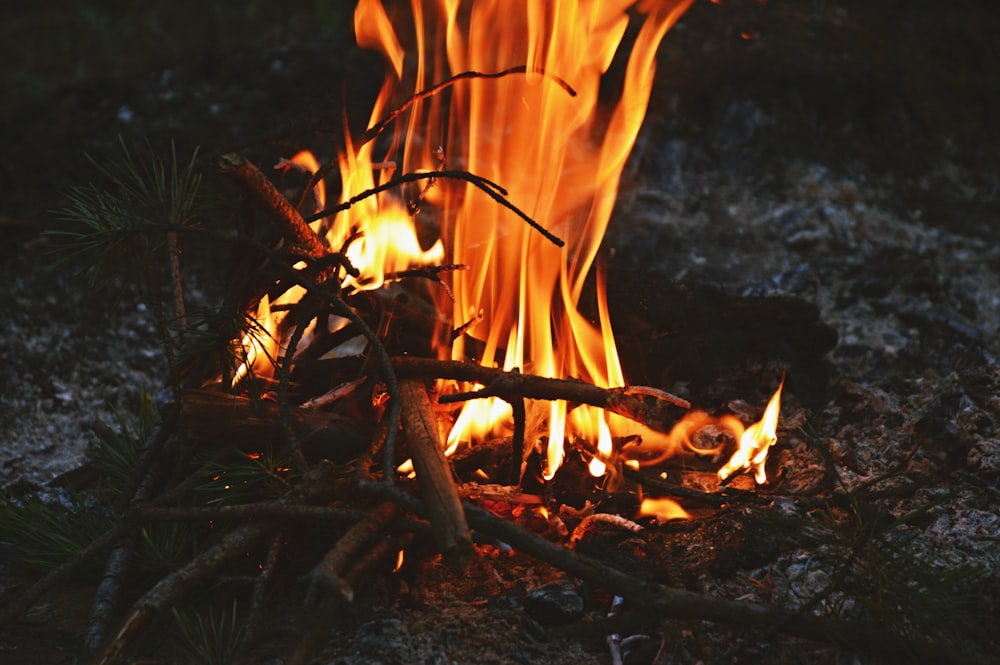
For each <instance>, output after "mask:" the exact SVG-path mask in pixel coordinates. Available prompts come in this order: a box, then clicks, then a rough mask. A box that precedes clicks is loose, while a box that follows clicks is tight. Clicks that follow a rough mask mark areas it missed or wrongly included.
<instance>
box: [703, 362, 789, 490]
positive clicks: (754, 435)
mask: <svg viewBox="0 0 1000 665" xmlns="http://www.w3.org/2000/svg"><path fill="white" fill-rule="evenodd" d="M784 385H785V380H784V378H782V380H781V383H780V384H779V385H778V389H777V390H776V391H775V392H774V395H772V396H771V399H770V401H768V403H767V408H766V409H764V415H763V416H762V417H761V419H760V420H759V421H757V422H755V423H754V424H753V425H751V426H750V427H748V428H747V430H746V431H745V432H743V434H742V435H741V436H740V438H739V447H738V448H737V450H736V452H735V453H733V456H732V457H731V458H730V459H729V461H728V462H726V464H725V465H724V466H723V467H722V468H721V469H719V480H726V479H728V478H729V477H730V476H732V475H733V474H734V473H737V472H739V471H746V470H750V469H752V470H753V473H754V480H756V481H757V483H758V484H763V483H765V482H767V473H766V471H765V470H764V465H765V463H766V462H767V453H768V451H769V450H770V449H771V446H773V445H774V444H775V442H777V440H778V434H777V428H778V415H779V413H780V412H781V388H782V386H784Z"/></svg>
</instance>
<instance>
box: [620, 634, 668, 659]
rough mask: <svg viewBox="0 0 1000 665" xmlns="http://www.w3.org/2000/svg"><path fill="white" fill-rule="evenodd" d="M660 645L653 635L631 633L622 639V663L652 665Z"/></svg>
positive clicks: (659, 641)
mask: <svg viewBox="0 0 1000 665" xmlns="http://www.w3.org/2000/svg"><path fill="white" fill-rule="evenodd" d="M660 645H661V640H660V639H659V638H656V637H653V636H651V635H629V636H628V637H626V638H625V639H624V640H622V665H652V663H653V661H654V660H656V654H657V653H659V652H660Z"/></svg>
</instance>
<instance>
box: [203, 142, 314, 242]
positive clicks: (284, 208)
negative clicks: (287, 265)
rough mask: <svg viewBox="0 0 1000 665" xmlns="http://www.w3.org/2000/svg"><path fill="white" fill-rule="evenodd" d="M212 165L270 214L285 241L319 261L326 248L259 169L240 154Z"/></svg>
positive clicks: (220, 157)
mask: <svg viewBox="0 0 1000 665" xmlns="http://www.w3.org/2000/svg"><path fill="white" fill-rule="evenodd" d="M215 166H216V168H218V169H219V170H220V171H221V172H222V173H224V174H226V175H227V176H229V177H230V178H232V179H233V180H235V181H236V182H238V183H240V185H242V186H243V188H244V189H245V190H247V191H248V192H249V193H250V194H252V195H253V196H254V198H256V199H257V202H258V203H260V204H261V206H263V208H264V209H265V210H266V211H267V212H268V213H269V214H270V216H271V221H273V222H274V223H275V224H276V225H277V226H278V228H280V229H281V230H282V232H283V234H284V236H285V238H286V239H288V241H289V242H291V243H293V244H297V245H301V246H303V247H304V248H305V249H306V252H307V253H308V254H309V256H311V257H312V258H316V259H318V258H320V257H321V256H323V255H324V254H326V248H325V247H324V246H323V243H322V241H320V239H319V236H317V235H316V232H315V231H313V230H312V229H311V228H309V225H308V224H307V223H306V222H305V220H303V219H302V215H300V214H299V211H298V210H296V209H295V208H294V207H293V206H292V204H291V203H289V202H288V199H286V198H285V197H284V196H283V195H282V194H281V192H279V191H278V190H277V189H275V187H274V185H272V184H271V181H270V180H268V179H267V176H265V175H264V174H263V173H261V171H260V169H258V168H257V167H256V166H255V165H254V164H253V163H252V162H250V161H248V160H247V159H245V158H244V157H243V156H242V155H237V154H235V153H226V154H223V155H217V156H216V158H215Z"/></svg>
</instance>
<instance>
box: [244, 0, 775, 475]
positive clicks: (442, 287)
mask: <svg viewBox="0 0 1000 665" xmlns="http://www.w3.org/2000/svg"><path fill="white" fill-rule="evenodd" d="M630 4H631V3H595V4H593V5H587V4H586V3H584V4H583V5H581V4H580V3H567V5H566V6H564V7H563V6H560V7H555V6H542V5H539V6H532V7H527V8H524V10H523V12H522V13H519V12H515V11H511V9H510V8H509V7H503V6H500V5H495V4H489V3H474V4H473V5H472V6H471V7H460V6H459V4H458V3H442V4H441V5H440V6H434V5H428V6H427V7H426V8H424V7H420V6H417V7H415V9H414V11H415V14H414V15H413V16H406V26H407V28H406V31H405V32H404V31H403V30H402V29H401V27H400V26H398V25H396V24H394V23H393V21H392V20H391V19H390V17H389V15H388V13H387V10H386V8H385V7H384V6H383V5H382V4H381V3H379V2H361V3H359V5H358V8H357V12H356V15H355V28H356V33H357V39H358V44H359V45H361V46H363V47H366V48H371V49H375V50H378V51H380V52H381V53H382V54H383V55H384V56H385V58H386V62H387V65H386V70H387V75H386V80H385V83H384V84H383V87H382V90H381V93H380V95H379V98H378V101H377V102H376V104H375V108H374V109H373V110H372V114H371V120H370V123H369V130H368V131H367V132H366V133H365V134H364V135H363V136H362V137H361V139H360V140H357V141H354V142H351V141H348V142H347V145H346V147H345V151H344V152H343V153H342V154H341V155H339V156H338V158H337V160H336V163H337V167H338V168H339V172H340V183H341V194H340V197H339V201H338V202H337V204H336V205H329V204H328V202H327V200H326V187H325V183H324V180H323V178H322V174H323V173H326V172H327V171H329V170H330V168H331V167H332V163H331V164H326V165H322V166H321V165H320V163H319V162H318V160H317V159H316V157H314V156H313V155H312V154H311V153H309V152H301V153H299V154H297V155H295V156H294V157H292V158H291V160H290V163H291V164H294V165H295V166H296V167H298V168H300V169H303V170H305V171H307V172H309V173H310V174H313V175H314V178H313V180H312V181H311V182H310V185H311V189H310V190H309V192H308V193H309V194H311V195H312V197H311V201H312V203H313V204H314V210H313V211H312V212H311V214H309V215H308V217H307V218H308V219H309V220H311V221H309V224H308V227H309V228H308V229H306V228H304V226H303V222H300V221H299V220H298V218H297V217H295V216H289V217H285V218H283V219H282V223H283V224H285V225H286V226H294V227H295V228H294V229H292V231H293V234H292V235H291V239H293V240H294V241H295V242H303V241H304V242H305V244H306V245H307V247H308V250H309V252H310V253H311V254H312V255H313V256H312V258H313V259H314V260H323V259H324V257H326V256H337V257H339V259H338V260H340V261H341V262H342V265H339V266H336V267H335V268H334V269H333V271H332V272H331V273H330V274H328V275H325V277H326V278H327V279H331V280H334V281H336V282H337V285H338V289H339V291H340V292H341V293H343V294H344V295H345V296H346V298H347V299H348V300H350V299H351V298H356V297H357V295H358V294H360V293H361V292H364V291H372V292H376V293H377V296H376V297H379V298H387V297H393V296H392V295H390V294H391V293H392V291H391V287H395V286H397V285H398V284H402V289H404V290H405V291H406V296H407V297H408V298H413V299H417V298H419V299H421V303H420V304H421V306H422V309H423V310H424V311H429V312H431V314H429V315H428V318H430V319H431V321H432V326H431V327H432V330H431V336H430V339H428V340H427V347H428V348H429V349H430V351H431V352H432V353H433V354H434V355H435V356H436V357H437V358H438V359H441V360H454V361H458V362H469V361H474V362H476V363H478V364H479V365H481V366H482V367H484V368H500V369H502V370H503V371H504V372H506V373H510V372H519V373H521V374H523V375H532V376H535V377H541V378H549V379H574V380H579V381H583V382H586V383H590V384H592V385H593V386H596V387H599V388H604V389H614V390H615V391H616V394H620V395H622V396H628V397H631V398H633V401H634V402H636V403H638V402H639V400H640V399H642V398H647V397H651V398H652V399H654V400H659V401H660V402H662V403H669V404H673V405H675V406H678V407H681V408H686V407H687V406H688V404H687V402H686V401H685V400H682V399H680V398H677V397H674V396H672V395H670V394H668V393H665V392H663V391H659V390H654V389H652V388H645V387H631V386H627V385H626V382H625V377H624V375H623V373H622V368H621V363H620V361H619V357H618V351H617V348H616V344H615V337H614V332H613V330H612V322H611V320H610V316H609V313H608V306H607V297H606V292H605V288H604V282H605V280H604V274H603V270H602V269H601V264H600V261H599V254H600V250H601V245H602V240H603V238H604V234H605V230H606V229H607V226H608V223H609V221H610V218H611V212H612V208H613V206H614V202H615V197H616V193H617V189H618V183H619V179H620V176H621V173H622V169H623V167H624V165H625V162H626V159H627V157H628V154H629V151H630V149H631V146H632V144H633V143H634V141H635V139H636V136H637V134H638V131H639V128H640V125H641V123H642V119H643V117H644V115H645V110H646V107H647V104H648V100H649V94H650V90H651V88H652V85H653V78H654V74H655V62H654V55H655V52H656V48H657V46H658V44H659V42H660V40H661V39H662V38H663V36H664V34H665V33H666V32H667V31H668V30H669V28H670V27H671V26H672V25H673V24H674V23H675V22H676V21H677V19H678V18H679V17H680V16H681V14H682V13H683V11H684V10H685V9H686V7H687V6H688V5H689V4H690V2H662V3H651V4H650V6H649V7H645V8H638V9H636V11H634V12H633V15H631V16H630V14H629V13H627V12H626V9H628V8H629V6H630ZM396 9H399V8H398V7H397V8H396ZM397 23H398V21H397ZM630 23H631V24H638V27H637V28H636V27H633V29H632V30H631V32H629V26H630ZM411 24H412V26H413V32H412V33H411V32H410V25H411ZM401 32H402V33H403V34H399V33H401ZM626 36H628V41H629V42H630V43H629V44H628V45H625V44H623V40H624V39H625V38H626ZM404 40H405V41H406V42H412V45H413V48H412V49H411V50H410V51H407V50H406V49H404V48H403V46H401V43H402V41H404ZM622 51H624V52H625V55H624V56H623V55H622ZM616 57H617V58H618V59H619V60H621V61H622V62H618V63H615V64H616V66H617V68H618V69H619V70H623V71H622V72H621V79H622V81H621V84H620V89H619V90H615V91H614V99H612V100H611V101H609V102H606V101H604V100H603V99H601V95H600V88H601V84H602V80H604V78H603V77H604V76H605V74H606V73H607V71H608V69H609V68H610V67H612V64H613V61H614V59H615V58H616ZM408 84H409V85H408ZM390 131H391V132H392V139H391V141H381V142H380V141H377V140H376V139H378V138H382V135H383V134H388V133H389V132H390ZM526 165H531V167H530V168H526ZM317 173H318V174H320V175H319V176H316V175H315V174H317ZM328 205H329V207H328ZM313 235H314V236H315V237H312V236H313ZM595 263H596V264H597V265H596V268H597V271H596V276H597V277H596V281H595V283H594V284H593V285H592V284H590V283H588V281H587V277H588V275H589V274H591V271H592V268H594V267H595ZM306 268H307V264H306V263H305V262H303V263H300V264H297V265H296V266H295V269H296V270H298V271H300V272H302V273H303V274H305V272H306ZM420 277H424V278H430V281H431V286H430V288H429V289H424V290H422V291H418V288H417V287H418V286H420V285H415V284H414V283H413V282H415V281H416V280H415V279H412V278H420ZM407 278H411V279H407ZM289 281H290V280H281V285H280V286H278V287H276V288H273V287H272V288H271V289H269V291H275V293H274V294H273V296H272V295H271V294H270V293H265V294H264V295H263V296H262V297H261V298H260V300H259V302H258V304H257V305H256V307H255V310H254V311H253V312H252V316H253V319H254V321H255V322H256V326H255V330H254V331H252V332H250V333H248V334H247V335H246V336H245V337H244V338H243V340H242V341H241V343H240V344H241V350H242V353H243V355H244V356H245V362H243V363H242V364H241V365H240V366H239V368H238V369H237V371H236V373H235V375H234V376H233V377H232V380H231V385H232V386H233V387H235V388H237V389H239V388H240V384H241V383H242V382H243V381H244V380H246V379H247V378H248V377H251V376H252V377H256V378H262V377H267V378H269V377H274V376H275V375H276V373H277V371H278V370H277V368H278V367H279V366H281V365H290V366H291V367H292V368H293V369H292V371H293V372H294V368H295V365H296V362H297V359H301V358H307V357H309V356H310V350H311V349H312V347H314V346H318V345H320V344H323V343H324V341H325V340H329V339H330V338H331V337H332V336H333V335H334V334H335V333H338V332H340V331H344V330H345V329H351V330H353V332H354V337H351V338H350V339H349V340H348V342H347V345H348V346H350V345H351V344H356V342H355V340H356V339H357V336H358V335H360V331H359V330H358V329H357V326H356V325H355V323H354V322H352V321H350V320H349V319H348V318H345V317H343V316H337V315H334V316H323V315H315V316H313V317H311V318H308V319H307V320H303V318H302V317H301V316H293V317H289V316H288V312H289V311H295V308H296V306H297V304H298V303H300V302H301V300H302V298H303V297H304V296H305V295H306V289H304V288H303V287H302V286H301V285H299V284H297V283H294V282H293V283H291V284H289V283H288V282H289ZM590 286H593V288H594V290H595V291H596V294H595V299H596V303H597V307H596V309H597V318H596V320H591V319H589V318H588V316H586V315H585V314H584V313H583V312H582V311H581V299H582V298H583V297H584V291H585V289H586V288H588V287H590ZM282 288H283V290H282ZM396 292H397V293H398V292H399V289H396ZM424 323H425V326H424V327H425V328H426V327H427V325H426V322H424ZM379 325H380V324H379V323H378V322H371V321H369V326H370V327H371V328H377V327H378V326H379ZM387 325H388V327H389V328H391V327H396V328H401V329H407V328H411V327H415V326H416V325H417V324H416V322H414V321H412V320H407V318H406V315H405V314H398V316H397V317H396V319H395V320H392V321H390V322H389V323H388V324H387ZM394 334H396V333H395V332H394V331H392V330H386V331H383V332H382V336H381V339H379V343H383V344H384V343H385V338H386V337H388V336H392V335H394ZM293 336H294V337H295V343H294V344H293V345H292V346H291V347H290V345H289V342H290V340H291V339H292V337H293ZM344 336H348V334H347V333H342V334H341V337H344ZM352 348H353V347H352ZM312 350H313V353H312V356H313V357H315V356H316V351H315V349H312ZM322 351H323V352H324V353H327V354H331V353H333V354H336V353H338V350H337V349H336V348H327V349H322ZM426 367H428V368H429V367H430V366H429V365H428V366H426ZM446 367H448V366H447V365H441V368H442V369H441V370H440V372H439V376H437V377H435V378H436V379H437V381H436V384H435V385H434V393H435V394H436V395H438V396H439V397H441V398H443V400H439V401H446V402H453V401H457V398H456V395H458V396H462V398H464V399H465V400H467V401H465V404H464V406H463V407H462V408H461V410H460V412H458V413H457V415H455V416H452V415H451V414H444V413H442V415H441V416H440V420H441V421H442V424H446V425H447V427H448V428H449V433H448V434H447V436H446V442H447V445H446V453H445V454H446V455H449V456H450V455H451V454H453V453H454V452H455V451H456V450H457V449H459V448H460V447H469V446H475V445H477V444H479V443H482V442H484V441H490V440H495V439H497V438H503V437H511V436H512V435H513V434H514V433H515V432H516V433H517V434H516V436H514V438H515V439H518V440H517V441H515V442H514V446H515V448H516V449H517V450H519V451H523V455H522V458H523V459H522V463H521V468H520V470H519V472H518V473H517V474H516V479H515V480H516V481H520V478H521V477H522V475H523V472H524V462H525V461H526V458H527V456H528V455H529V454H530V453H531V452H532V451H534V450H535V449H536V448H539V449H541V450H542V461H541V475H542V477H543V478H544V479H545V480H551V479H553V477H554V476H555V475H556V473H557V471H558V469H559V467H560V465H561V464H562V462H563V459H564V457H565V455H566V449H567V446H572V445H576V444H577V442H581V443H580V445H582V446H583V447H590V448H592V449H593V453H592V454H590V461H589V468H590V472H591V473H592V474H593V475H594V476H602V475H604V474H605V473H607V463H608V461H610V460H614V461H615V462H616V463H618V464H621V463H625V464H629V465H635V466H638V465H654V464H656V463H658V462H661V461H662V460H663V459H665V458H666V457H668V456H671V455H674V454H679V453H694V454H698V455H709V456H712V455H718V454H720V448H710V449H703V448H699V447H697V446H695V445H693V444H692V442H691V435H692V434H693V433H694V432H696V431H697V430H699V429H702V428H704V427H706V426H714V427H719V428H722V429H724V430H726V431H728V432H729V433H730V434H731V436H732V438H733V440H735V441H736V442H738V447H737V450H736V451H735V452H733V453H732V457H731V458H730V460H729V462H727V463H726V464H724V465H723V466H722V468H721V469H720V470H719V478H720V480H723V481H725V480H728V479H729V478H730V476H732V475H733V474H734V473H737V472H741V471H745V470H748V469H750V468H752V469H753V471H754V475H755V477H756V479H757V482H759V483H762V482H764V481H765V479H766V474H765V472H764V465H765V461H766V458H767V451H768V449H769V448H770V446H771V445H772V444H773V443H774V442H775V439H776V435H775V428H776V425H777V415H778V410H779V399H780V390H779V391H778V392H776V393H775V395H774V397H773V398H772V403H771V404H770V405H769V407H768V409H767V412H766V416H765V418H764V420H763V421H761V422H760V423H756V424H754V425H753V426H751V427H750V428H749V429H745V428H744V424H743V423H741V422H740V421H739V420H738V419H736V418H735V417H732V416H723V417H721V418H709V417H708V416H707V415H706V414H705V413H704V412H700V411H696V412H693V413H691V414H690V415H689V416H687V417H685V418H683V419H681V421H680V422H678V423H677V424H676V426H675V427H674V428H673V430H672V431H669V432H661V431H658V430H657V429H654V428H651V427H649V426H648V424H647V423H643V422H641V419H636V418H629V417H627V415H628V414H626V415H622V414H621V413H616V412H614V411H613V410H608V409H605V408H601V405H600V404H590V403H586V402H583V403H572V402H571V401H569V397H570V396H568V395H567V397H566V398H563V399H559V398H555V399H547V400H541V399H530V398H531V397H532V396H531V395H525V394H520V395H515V396H513V399H511V395H508V396H507V401H505V400H504V399H503V397H501V396H497V395H496V394H495V389H491V388H490V387H488V386H484V385H483V384H482V383H479V382H475V381H456V380H455V379H456V378H457V377H452V376H445V374H447V372H448V370H446V369H444V368H446ZM397 369H399V368H397ZM403 371H405V370H403ZM427 371H428V372H431V373H432V372H433V370H432V369H428V370H427ZM464 371H465V372H469V371H470V370H464ZM472 373H473V374H475V372H472ZM354 378H355V377H345V379H344V382H343V384H344V385H347V384H350V383H351V381H353V380H354ZM497 380H500V379H499V378H497V379H494V381H497ZM341 392H343V389H341ZM525 398H529V399H527V400H526V402H525V403H524V404H518V407H517V414H518V415H516V416H515V408H514V405H513V402H514V401H518V400H521V401H523V400H525ZM313 399H314V398H313ZM642 412H643V413H645V409H642ZM637 420H639V422H637ZM615 440H629V441H631V442H635V443H636V444H638V445H631V446H629V447H628V448H627V449H624V450H618V451H616V450H615V449H614V445H613V441H615ZM411 469H412V467H411V466H410V465H409V463H404V464H403V465H401V466H400V467H399V469H398V470H399V471H400V472H403V473H408V472H409V471H410V470H411Z"/></svg>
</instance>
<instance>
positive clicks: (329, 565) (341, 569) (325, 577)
mask: <svg viewBox="0 0 1000 665" xmlns="http://www.w3.org/2000/svg"><path fill="white" fill-rule="evenodd" d="M398 515H399V508H398V507H396V504H394V503H392V502H391V501H385V502H383V503H381V504H379V505H378V506H377V507H376V508H375V509H374V510H372V511H371V512H369V513H368V515H366V516H365V518H364V519H363V520H361V521H360V522H358V523H357V524H355V525H354V526H352V527H351V528H350V529H348V530H347V533H345V534H344V535H343V536H342V537H341V538H340V540H338V541H337V543H336V544H335V545H334V546H333V548H332V549H331V550H330V551H329V552H327V553H326V556H324V557H323V560H322V561H320V562H319V563H318V564H317V565H316V567H315V568H314V569H313V571H312V580H313V583H312V588H311V589H310V595H313V594H314V589H315V588H316V587H320V588H323V589H325V590H327V591H331V592H333V593H336V594H339V595H340V596H341V597H342V598H343V599H344V600H346V601H347V602H351V601H352V600H354V589H352V588H351V586H350V585H349V584H348V583H347V582H346V581H345V580H344V578H343V575H344V573H345V571H346V570H347V567H348V565H349V564H350V563H351V560H352V559H354V557H356V556H357V555H358V554H360V553H361V551H362V550H363V549H364V548H365V547H366V546H367V545H368V543H370V542H371V541H372V540H373V539H374V538H375V537H376V536H377V535H378V534H379V533H381V532H383V531H384V530H385V529H386V527H388V525H389V524H390V523H391V522H392V521H393V520H394V519H395V518H396V517H397V516H398Z"/></svg>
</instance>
